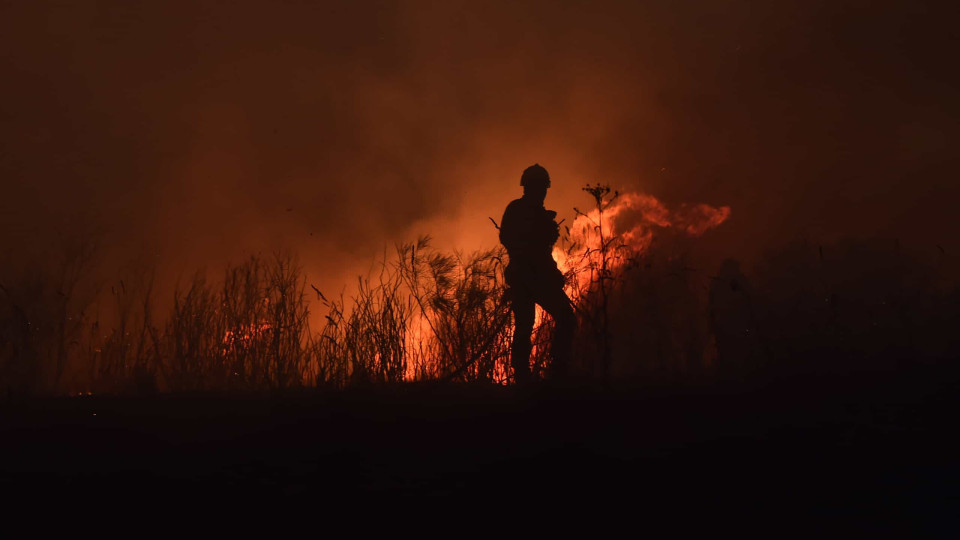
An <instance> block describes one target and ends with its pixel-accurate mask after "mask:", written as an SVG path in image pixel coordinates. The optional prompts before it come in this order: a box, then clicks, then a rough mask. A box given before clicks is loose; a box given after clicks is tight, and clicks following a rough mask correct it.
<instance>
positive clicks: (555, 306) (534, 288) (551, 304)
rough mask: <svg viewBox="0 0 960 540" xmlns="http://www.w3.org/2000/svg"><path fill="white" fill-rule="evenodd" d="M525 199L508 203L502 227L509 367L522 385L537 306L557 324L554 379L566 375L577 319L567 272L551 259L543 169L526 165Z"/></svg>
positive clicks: (551, 226) (552, 229)
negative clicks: (510, 318)
mask: <svg viewBox="0 0 960 540" xmlns="http://www.w3.org/2000/svg"><path fill="white" fill-rule="evenodd" d="M520 185H521V186H523V197H521V198H519V199H516V200H514V201H512V202H511V203H510V204H508V205H507V209H506V211H504V213H503V220H502V222H501V224H500V242H501V243H502V244H503V245H504V246H505V247H506V248H507V254H508V255H509V256H510V263H509V264H508V265H507V268H506V270H505V278H506V281H507V285H508V286H509V287H510V291H509V295H510V296H509V297H510V300H511V308H512V310H513V321H514V330H513V343H512V346H511V352H510V363H511V365H512V366H513V374H514V379H515V380H516V381H517V382H518V383H525V382H528V381H529V380H530V350H531V344H530V334H531V333H532V332H533V324H534V313H535V304H540V307H542V308H543V309H544V311H546V312H547V313H548V314H550V316H551V317H553V321H554V332H553V343H552V346H551V349H550V353H551V356H552V357H553V361H552V362H551V376H553V377H555V378H556V377H561V376H563V375H565V374H566V370H567V367H568V366H569V363H570V349H571V345H572V341H573V331H574V328H575V326H576V317H575V315H574V313H573V309H572V308H571V306H570V299H569V298H567V295H566V293H564V292H563V285H564V280H563V273H561V272H560V269H559V268H557V263H556V261H554V260H553V255H552V251H553V244H554V243H555V242H556V241H557V239H558V238H559V237H560V226H559V224H558V223H556V222H555V221H554V218H556V217H557V213H556V212H554V211H552V210H547V209H545V208H544V207H543V201H544V199H546V197H547V188H549V187H550V175H549V174H547V170H546V169H544V168H543V167H541V166H540V165H532V166H530V167H527V169H526V170H524V171H523V174H522V175H521V176H520Z"/></svg>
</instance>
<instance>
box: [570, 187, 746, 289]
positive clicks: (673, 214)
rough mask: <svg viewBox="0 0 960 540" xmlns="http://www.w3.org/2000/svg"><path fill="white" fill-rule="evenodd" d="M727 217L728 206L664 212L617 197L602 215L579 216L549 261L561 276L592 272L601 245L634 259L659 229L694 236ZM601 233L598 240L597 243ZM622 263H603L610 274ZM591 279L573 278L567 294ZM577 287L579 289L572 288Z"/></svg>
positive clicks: (657, 204) (632, 197)
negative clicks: (613, 246)
mask: <svg viewBox="0 0 960 540" xmlns="http://www.w3.org/2000/svg"><path fill="white" fill-rule="evenodd" d="M729 217H730V207H729V206H721V207H719V208H715V207H713V206H710V205H708V204H702V203H701V204H695V205H686V204H684V205H681V206H680V207H679V208H677V209H676V210H670V209H668V208H667V207H666V205H664V204H663V203H662V202H661V201H660V200H659V199H657V198H656V197H654V196H653V195H649V194H646V193H635V192H632V193H621V194H620V195H619V196H617V197H616V198H615V199H613V200H612V202H610V203H609V205H606V203H605V206H604V209H603V212H602V213H601V212H600V210H599V209H597V208H594V209H593V210H591V211H589V212H586V213H580V215H578V216H577V218H576V219H575V220H574V221H573V224H572V225H571V227H570V228H569V243H568V245H570V246H572V248H567V249H563V248H562V247H560V246H556V247H554V249H553V258H554V260H555V261H557V266H559V268H560V270H561V271H562V272H564V273H565V274H566V273H567V272H569V271H571V270H574V269H577V268H581V269H582V268H585V267H586V268H589V267H593V268H598V267H599V265H600V264H601V260H600V259H601V256H602V254H601V247H602V246H601V242H609V241H610V239H615V243H616V245H618V246H622V248H623V249H625V250H626V251H628V252H630V253H631V254H633V255H635V254H638V253H643V252H644V251H646V250H647V249H648V248H649V247H650V244H651V243H652V242H653V238H654V235H655V234H657V233H658V232H660V231H662V230H664V229H673V230H674V231H678V232H681V233H684V234H686V235H688V236H700V235H702V234H703V233H705V232H706V231H708V230H710V229H713V228H715V227H717V226H719V225H720V224H721V223H723V222H724V221H726V220H727V218H729ZM601 234H602V240H601ZM624 262H625V258H623V257H620V258H616V257H614V258H611V259H608V261H607V266H608V268H609V269H610V270H614V269H615V268H616V267H617V266H619V265H621V264H623V263H624ZM591 279H592V277H591V276H590V274H589V272H579V273H577V278H576V283H572V284H570V285H568V287H567V289H568V290H567V293H568V294H571V295H572V294H573V293H574V292H575V291H576V290H580V291H583V290H585V289H586V288H587V287H588V286H589V284H590V280H591ZM576 287H579V288H576Z"/></svg>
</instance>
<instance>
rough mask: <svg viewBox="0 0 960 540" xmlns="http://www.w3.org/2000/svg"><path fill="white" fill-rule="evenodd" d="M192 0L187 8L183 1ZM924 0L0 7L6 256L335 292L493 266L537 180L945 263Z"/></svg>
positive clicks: (942, 127)
mask: <svg viewBox="0 0 960 540" xmlns="http://www.w3.org/2000/svg"><path fill="white" fill-rule="evenodd" d="M201 6H202V7H201ZM937 7H938V6H936V5H933V4H924V3H922V2H903V3H877V2H697V3H694V2H665V1H664V2H651V3H639V2H623V3H602V2H555V1H551V2H524V3H519V2H503V3H496V4H493V3H475V2H443V3H426V2H424V3H419V2H409V3H408V2H403V3H400V2H398V3H388V2H358V3H351V2H343V3H319V2H303V3H300V2H284V3H271V4H267V3H260V2H250V1H241V2H231V3H220V2H207V3H198V2H151V3H131V2H126V1H115V2H78V3H75V4H73V5H62V4H61V3H55V2H45V1H36V2H18V3H5V4H4V6H3V7H2V8H0V10H2V15H0V21H2V22H0V46H2V50H3V51H4V53H3V56H2V58H0V68H2V71H3V73H4V80H5V82H4V84H3V85H0V103H2V105H0V107H2V116H0V126H2V129H0V137H2V139H0V152H2V154H0V178H2V182H3V185H4V187H3V197H2V199H0V211H2V222H0V225H2V235H3V237H2V240H3V242H4V244H5V245H6V246H8V247H10V248H11V249H10V250H9V251H8V253H16V252H17V250H19V249H22V248H23V249H25V248H31V247H32V248H36V247H37V246H41V247H42V246H47V245H49V242H50V241H52V239H55V238H58V237H60V236H62V235H63V234H64V233H65V232H69V233H76V232H77V231H83V230H89V231H91V234H94V235H97V236H98V237H99V238H101V243H102V245H103V246H104V248H105V250H106V251H107V252H109V253H111V254H112V255H111V256H117V257H120V258H121V259H122V258H125V257H147V258H148V259H150V260H153V261H155V262H156V263H157V264H158V265H159V266H160V267H161V268H164V269H167V270H173V271H176V272H183V271H190V270H191V269H193V268H196V267H201V266H206V267H209V268H218V267H219V266H220V265H222V264H223V263H224V262H226V261H229V260H233V261H236V260H240V259H242V258H243V257H245V256H246V255H247V254H250V253H254V252H270V251H273V250H275V249H278V248H291V249H294V250H296V251H297V252H298V253H299V254H300V257H301V261H302V262H303V263H304V265H305V266H306V268H307V270H308V273H309V274H310V276H311V280H313V281H315V282H317V283H321V284H322V285H323V286H325V287H339V286H340V284H342V283H344V282H346V281H348V280H349V277H350V276H351V275H353V274H355V273H357V272H361V271H364V270H365V269H366V268H367V267H368V266H369V264H370V262H371V260H372V259H373V257H374V256H375V255H377V254H378V253H380V252H381V251H382V250H383V249H384V246H389V245H391V244H393V243H394V242H397V241H401V240H406V239H411V238H413V237H415V236H416V235H417V234H419V233H432V234H434V235H435V236H437V240H438V242H439V243H441V244H442V245H444V246H445V247H460V248H463V249H468V250H469V249H474V248H479V247H483V246H492V245H494V244H495V243H496V234H495V230H494V229H493V227H492V225H491V224H490V222H489V220H488V219H487V217H494V218H495V219H498V220H499V217H500V215H501V213H502V212H503V208H504V206H505V205H506V203H507V202H509V200H510V199H512V198H515V197H517V196H519V194H520V187H519V185H518V184H519V176H520V172H521V171H522V170H523V168H525V167H526V166H528V165H530V164H532V163H534V162H539V163H540V164H542V165H544V166H545V167H546V168H547V169H548V170H549V171H550V173H551V176H552V177H553V184H554V185H553V189H552V190H551V192H550V194H549V195H548V199H547V205H548V206H549V207H551V208H554V209H556V210H558V211H559V212H560V215H559V217H560V218H568V219H569V218H571V217H572V216H573V213H572V207H573V206H575V205H579V206H587V205H589V198H588V197H587V196H586V195H585V194H584V193H582V192H581V191H580V187H582V185H583V184H584V183H586V182H595V181H602V182H607V183H610V184H612V185H614V186H616V187H619V188H621V189H626V190H641V191H644V192H647V193H650V194H653V195H655V196H657V197H659V198H661V199H663V200H664V201H665V202H666V203H667V204H668V205H676V204H681V203H692V204H696V203H706V204H710V205H713V206H730V207H731V208H732V215H731V218H730V220H729V221H728V222H727V223H725V224H724V225H722V226H721V227H720V228H718V229H717V230H715V231H711V232H710V233H708V235H710V237H711V238H712V241H711V242H712V244H711V245H712V246H713V248H714V249H716V250H718V251H723V252H724V253H727V254H731V255H734V256H737V257H741V258H746V259H750V258H751V257H753V256H754V255H755V254H756V253H757V252H759V250H760V249H762V248H764V247H766V246H769V245H772V244H776V243H778V242H783V241H787V240H790V239H794V238H798V237H804V238H811V239H813V240H815V241H829V240H831V239H835V238H841V237H845V236H874V235H879V236H887V237H895V238H899V239H901V240H902V241H903V242H904V243H916V244H918V245H919V244H923V245H927V246H930V249H933V246H935V245H937V244H939V245H941V246H942V247H945V249H946V250H948V251H954V252H955V251H956V249H957V248H960V245H958V243H957V241H956V239H957V238H958V235H957V233H958V226H957V224H956V223H957V220H955V219H951V216H952V215H953V207H954V205H955V201H956V200H957V196H958V195H960V187H958V185H960V183H958V182H957V181H956V166H957V157H956V156H957V154H956V152H955V148H956V144H955V143H956V140H957V137H956V136H957V130H958V107H960V100H957V99H956V95H957V94H956V92H957V75H956V70H955V69H954V68H953V67H952V65H951V62H950V61H949V60H948V58H949V55H950V51H951V48H952V46H953V45H954V44H955V41H956V30H955V28H954V27H953V23H952V20H953V19H952V18H951V17H949V16H947V15H948V14H947V13H946V12H945V10H941V9H937Z"/></svg>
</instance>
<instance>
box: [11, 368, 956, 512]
mask: <svg viewBox="0 0 960 540" xmlns="http://www.w3.org/2000/svg"><path fill="white" fill-rule="evenodd" d="M958 381H960V377H958V372H957V370H956V369H955V368H951V369H950V370H947V369H944V368H942V367H937V368H933V367H925V368H916V369H912V370H909V371H900V372H898V373H886V374H876V373H874V374H857V375H848V376H841V375H836V374H833V375H830V376H829V377H827V376H817V375H795V376H792V377H790V378H777V377H773V376H758V377H756V378H754V379H752V380H750V381H748V382H743V381H741V382H737V383H716V382H704V383H698V384H692V383H687V384H683V385H680V384H663V385H637V386H634V387H631V388H617V389H612V390H609V389H608V390H603V391H601V390H599V389H592V388H577V389H574V388H567V389H558V388H548V387H532V388H527V389H517V388H514V387H490V386H471V385H461V384H439V383H433V384H421V385H401V386H396V387H377V388H370V389H354V390H349V391H339V392H332V393H322V392H318V391H311V392H303V393H287V394H283V395H273V396H267V395H244V396H238V395H232V396H228V395H210V394H193V395H190V394H183V395H160V396H154V397H108V396H86V397H74V398H58V399H47V400H30V401H8V402H6V403H5V404H4V406H3V417H2V423H0V430H2V433H0V436H2V438H3V441H4V444H3V450H2V455H0V467H2V469H0V478H2V482H3V484H4V489H5V491H6V492H7V493H19V494H21V499H22V500H38V501H40V500H42V501H48V502H49V501H51V500H62V501H71V500H73V501H76V500H88V501H89V500H103V501H104V502H105V503H106V501H109V500H123V499H127V500H137V501H141V502H142V501H148V500H151V499H153V498H157V499H160V498H164V497H169V496H171V494H176V495H175V497H176V499H177V500H180V501H182V500H192V499H196V500H198V501H199V500H206V501H210V500H221V501H223V500H225V499H230V498H243V499H245V500H248V501H249V500H260V499H262V500H270V501H273V502H277V501H283V500H291V501H293V500H297V501H304V500H316V501H325V502H328V503H332V504H337V503H344V504H346V502H347V501H353V502H357V501H363V502H364V504H367V503H375V502H378V501H380V502H387V501H400V502H403V501H410V500H413V499H420V498H434V497H459V498H460V499H458V500H466V499H470V500H480V499H486V498H488V497H490V498H491V499H490V500H491V501H501V502H502V501H504V500H512V501H537V502H549V501H558V502H563V503H567V504H574V505H577V506H582V505H583V504H587V503H589V504H590V505H604V504H608V503H609V504H611V505H617V506H621V507H622V506H623V505H627V506H630V507H632V508H634V511H636V512H638V513H639V514H638V516H639V515H640V514H643V513H644V512H652V511H653V509H654V508H673V509H686V510H691V511H693V510H694V509H711V510H721V511H723V512H733V513H741V514H756V513H757V512H766V513H769V512H776V513H784V512H787V513H791V514H801V515H804V516H810V517H819V518H826V519H830V520H833V519H840V520H853V521H855V522H858V520H862V522H860V523H862V524H866V525H867V526H869V527H878V528H884V527H886V526H887V525H888V524H889V523H891V522H900V523H908V524H909V525H910V528H911V529H914V530H916V528H917V527H919V528H921V529H922V528H927V527H929V528H931V530H941V529H940V527H942V526H943V524H944V523H948V521H946V520H947V518H950V521H952V516H953V515H954V514H955V512H956V510H957V502H958V500H957V489H956V486H958V485H960V461H958V458H957V456H958V452H957V450H958V449H960V445H958V444H957V442H956V441H954V440H953V437H952V435H953V434H954V433H953V432H954V431H955V425H956V423H955V422H956V421H955V413H956V411H957V410H960V408H958V407H957V404H958V401H960V398H958V392H957V390H958V384H957V383H958ZM98 498H104V499H98ZM501 502H497V504H501Z"/></svg>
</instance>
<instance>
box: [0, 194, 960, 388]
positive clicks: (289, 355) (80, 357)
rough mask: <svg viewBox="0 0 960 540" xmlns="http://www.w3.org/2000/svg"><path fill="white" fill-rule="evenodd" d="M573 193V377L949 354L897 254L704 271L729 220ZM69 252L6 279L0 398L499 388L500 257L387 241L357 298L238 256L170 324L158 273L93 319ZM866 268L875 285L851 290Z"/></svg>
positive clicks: (201, 280) (141, 278)
mask: <svg viewBox="0 0 960 540" xmlns="http://www.w3.org/2000/svg"><path fill="white" fill-rule="evenodd" d="M584 189H585V191H586V192H587V193H588V194H589V195H590V196H591V199H592V203H593V207H592V208H590V209H589V210H586V211H581V210H579V209H578V210H576V214H577V217H576V219H575V220H574V221H573V223H571V224H570V225H569V226H568V227H565V228H564V233H565V234H563V235H562V237H561V241H560V242H559V244H558V246H557V247H556V249H555V250H554V258H555V259H556V260H557V262H558V266H559V267H560V268H561V270H562V271H563V272H564V274H565V277H566V280H567V285H566V288H567V293H568V295H569V297H570V298H571V301H572V303H573V304H574V306H575V308H576V314H577V318H578V331H577V335H576V339H575V347H574V348H575V355H574V365H573V366H572V368H573V370H574V375H575V376H577V377H580V378H582V379H585V380H590V379H593V380H605V381H608V382H609V381H611V380H614V379H623V378H627V379H629V378H633V377H653V376H662V375H664V374H667V375H669V376H687V375H690V376H694V375H698V374H708V373H714V374H717V373H737V372H742V371H743V370H745V369H747V370H750V369H761V368H764V367H765V366H766V367H769V366H772V365H780V366H783V365H788V364H789V365H815V364H816V365H821V364H822V362H824V361H825V360H826V359H834V360H836V361H837V362H841V363H845V365H847V364H850V363H851V362H854V361H856V362H859V363H860V364H871V365H874V366H878V365H885V363H889V358H888V357H887V356H885V355H889V354H890V352H891V351H895V352H896V356H897V358H911V359H914V360H916V361H924V359H926V360H936V359H942V358H949V357H951V355H956V354H957V343H956V341H955V340H951V339H947V338H946V337H945V336H949V335H950V333H949V332H947V331H945V329H946V328H948V327H955V325H956V323H957V321H958V320H960V309H958V305H960V301H958V298H960V297H958V292H957V288H956V285H955V283H954V282H953V281H950V280H948V279H945V278H944V274H943V272H942V271H941V269H942V267H938V266H936V265H933V266H931V265H928V264H923V263H922V262H920V261H918V260H916V259H915V258H912V257H911V256H909V255H908V254H907V253H905V252H903V251H900V250H899V247H897V248H896V249H886V248H884V249H879V248H876V247H875V246H874V247H873V248H871V249H866V250H864V249H856V248H857V246H858V244H852V245H850V246H846V247H843V246H826V247H824V246H817V249H812V248H811V247H810V246H800V247H798V246H792V247H790V248H788V249H785V250H782V251H779V252H773V253H771V254H769V255H768V256H767V257H766V258H765V259H764V261H762V264H761V265H760V266H759V268H761V270H762V271H761V273H760V274H758V275H756V276H754V277H752V278H750V279H748V278H747V277H746V276H745V275H743V273H742V271H741V270H740V268H739V265H737V264H736V263H735V262H730V261H728V262H727V263H724V265H723V266H722V267H721V268H720V270H719V271H718V272H710V271H703V270H698V269H696V268H691V267H690V261H691V250H692V249H693V247H692V244H690V243H689V242H690V241H691V240H692V239H695V238H696V237H697V236H700V235H702V234H705V233H706V232H707V231H709V230H710V229H712V228H714V227H717V226H719V225H721V224H722V223H723V222H724V221H725V220H726V219H727V218H728V217H729V216H730V208H728V207H719V208H715V207H712V206H708V205H705V204H697V205H682V206H679V207H678V208H673V209H671V208H668V207H667V206H665V205H664V204H663V203H661V202H660V201H659V200H657V199H656V198H654V197H653V196H650V195H647V194H643V193H618V192H616V191H613V190H611V189H610V188H609V187H607V186H602V185H596V186H593V185H588V186H587V187H586V188H584ZM888 247H889V246H888ZM74 255H75V256H73V257H69V258H68V259H67V260H66V261H67V262H66V263H65V264H64V265H63V268H62V269H61V270H62V271H59V272H55V273H47V274H43V273H38V272H35V273H33V274H31V275H27V276H24V277H22V278H21V279H20V280H19V281H17V280H13V281H11V280H9V279H8V280H6V281H5V282H4V283H3V288H2V290H0V302H2V305H0V308H2V309H0V317H2V320H0V332H2V333H0V373H2V384H3V387H4V388H5V390H6V391H7V392H8V393H11V392H12V393H17V392H24V393H60V394H64V393H69V394H74V395H76V394H88V393H90V392H94V393H101V392H136V393H144V392H156V391H192V390H238V391H252V390H264V389H283V388H291V387H332V388H342V387H345V386H350V385H364V384H390V383H399V382H404V381H418V380H436V379H446V380H456V381H485V382H489V383H495V384H509V383H510V382H511V381H512V370H511V368H510V358H509V356H510V342H511V339H512V324H511V315H510V309H509V301H508V298H507V295H506V290H505V282H504V278H503V270H504V266H505V263H506V260H505V257H506V254H505V252H504V250H503V249H502V248H501V247H496V248H492V249H487V250H481V251H477V252H473V253H469V254H465V253H459V252H456V253H444V252H441V251H439V250H437V249H435V248H434V247H433V246H432V245H431V242H430V239H429V237H422V238H420V239H418V240H417V241H416V242H410V243H404V244H400V245H398V246H397V247H396V250H395V251H394V253H393V254H392V256H390V257H384V258H383V260H381V261H379V271H378V272H377V273H376V274H375V275H368V276H362V277H360V278H359V279H358V281H357V285H356V289H355V291H354V294H353V295H351V296H346V295H343V294H341V295H340V296H339V297H329V296H326V295H324V294H323V293H322V291H320V290H319V289H317V288H316V287H313V286H312V285H310V284H309V283H308V282H307V281H306V278H305V276H304V273H303V272H302V269H301V267H300V266H299V265H298V263H297V260H296V257H295V256H293V255H292V254H277V255H275V256H273V257H270V258H263V257H252V258H250V259H249V260H247V261H246V262H244V263H241V264H239V265H234V266H231V267H229V268H228V269H227V270H226V271H225V272H224V274H223V276H222V278H221V279H219V280H210V279H208V277H207V276H205V275H203V274H197V275H196V276H195V277H194V278H193V279H192V280H190V281H189V283H188V284H186V285H185V286H180V287H178V288H177V291H176V293H175V294H174V297H173V306H172V309H171V310H170V312H169V314H168V315H167V316H166V317H161V316H160V315H159V314H158V313H157V310H156V308H155V307H154V306H155V304H156V301H155V298H154V296H155V293H154V286H153V283H154V279H153V276H152V274H150V273H149V272H141V273H140V274H139V275H136V276H132V277H128V278H127V279H126V280H121V281H119V283H118V285H117V286H114V287H111V289H110V295H109V297H110V298H112V300H113V302H114V304H115V307H114V311H115V313H116V316H115V318H114V320H113V321H112V324H107V323H106V322H105V321H103V320H101V319H100V317H99V315H97V313H99V311H98V310H96V309H94V298H93V297H90V296H84V295H82V294H80V293H79V292H77V291H79V290H80V289H79V288H78V287H77V283H79V282H80V281H82V279H84V276H85V274H84V265H85V264H88V263H89V260H90V258H91V257H92V254H91V252H90V251H89V250H88V249H86V248H84V249H81V250H79V251H76V252H75V254H74ZM941 262H942V257H941ZM798 268H800V269H805V270H798ZM867 268H869V269H870V272H871V273H869V275H871V276H873V277H872V278H871V279H872V280H873V281H871V283H873V287H872V288H871V287H865V284H866V282H865V281H864V280H863V278H862V276H863V275H867V270H866V269H867ZM858 276H860V277H858ZM311 311H313V312H315V313H319V314H322V319H321V318H319V317H317V316H315V317H311V316H310V315H311ZM318 320H319V321H321V322H320V323H319V326H317V322H316V321H318ZM537 320H538V324H537V325H536V328H535V330H534V335H533V343H534V347H533V354H532V357H531V367H532V369H533V372H534V373H540V374H543V373H545V371H546V369H547V367H548V366H549V361H550V359H549V355H548V349H549V347H547V346H546V345H547V344H548V343H549V341H550V337H551V332H552V323H551V321H550V320H549V318H546V317H544V316H543V315H542V314H540V315H539V316H538V319H537ZM108 326H109V327H108ZM861 327H862V328H861ZM869 336H872V337H869ZM867 337H869V339H867ZM818 362H819V363H821V364H817V363H818Z"/></svg>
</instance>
